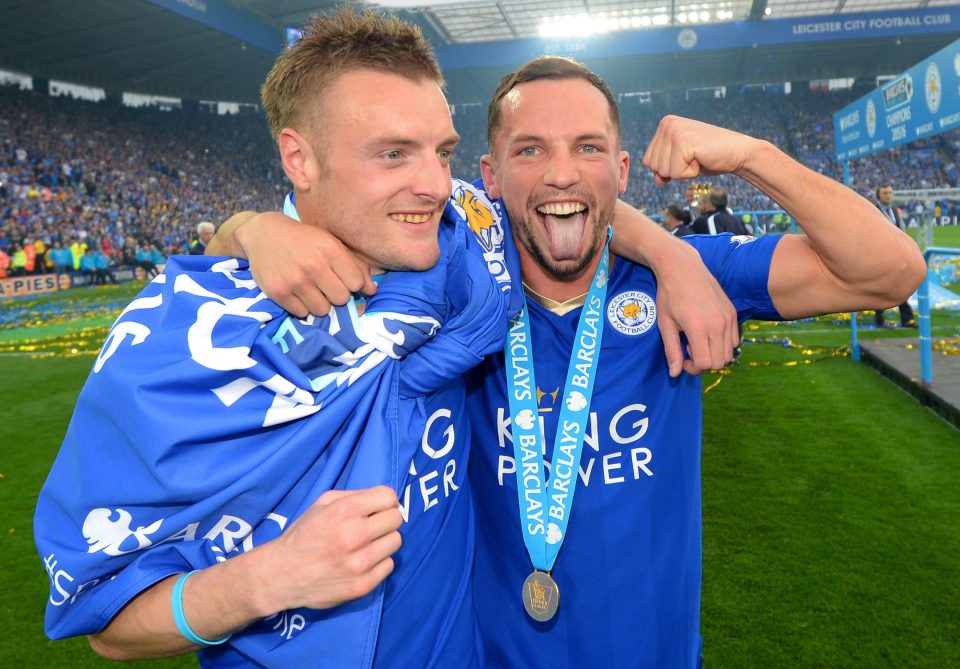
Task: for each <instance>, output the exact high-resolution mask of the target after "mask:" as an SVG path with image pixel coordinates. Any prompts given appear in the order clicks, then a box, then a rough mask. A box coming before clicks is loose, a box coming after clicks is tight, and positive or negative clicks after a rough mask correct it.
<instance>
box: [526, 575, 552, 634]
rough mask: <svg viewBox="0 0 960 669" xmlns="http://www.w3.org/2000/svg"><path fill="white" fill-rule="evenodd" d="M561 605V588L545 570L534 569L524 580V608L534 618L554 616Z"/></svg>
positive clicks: (548, 618) (540, 619) (545, 619)
mask: <svg viewBox="0 0 960 669" xmlns="http://www.w3.org/2000/svg"><path fill="white" fill-rule="evenodd" d="M559 605H560V588H558V587H557V584H556V582H555V581H554V580H553V579H552V578H550V574H548V573H547V572H545V571H534V572H533V573H532V574H530V575H529V576H527V580H526V581H524V582H523V608H524V609H526V610H527V613H528V614H529V615H530V617H531V618H533V619H534V620H538V621H540V622H546V621H547V620H550V619H551V618H553V616H555V615H556V613H557V607H558V606H559Z"/></svg>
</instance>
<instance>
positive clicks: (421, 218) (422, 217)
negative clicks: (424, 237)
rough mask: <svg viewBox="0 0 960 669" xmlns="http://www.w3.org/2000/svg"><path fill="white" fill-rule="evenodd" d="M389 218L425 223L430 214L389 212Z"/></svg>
mask: <svg viewBox="0 0 960 669" xmlns="http://www.w3.org/2000/svg"><path fill="white" fill-rule="evenodd" d="M390 218H392V219H393V220H395V221H398V222H399V223H426V222H427V221H429V220H430V214H390Z"/></svg>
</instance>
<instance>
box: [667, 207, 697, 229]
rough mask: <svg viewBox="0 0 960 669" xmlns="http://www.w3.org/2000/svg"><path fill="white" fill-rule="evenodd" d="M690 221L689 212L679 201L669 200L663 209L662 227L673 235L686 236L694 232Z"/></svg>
mask: <svg viewBox="0 0 960 669" xmlns="http://www.w3.org/2000/svg"><path fill="white" fill-rule="evenodd" d="M689 222H690V212H689V211H686V210H685V209H684V208H683V205H682V204H680V203H679V202H671V203H670V204H668V205H667V206H666V207H664V209H663V227H665V228H666V229H667V232H669V233H670V234H671V235H673V236H674V237H686V236H687V235H692V234H694V232H693V228H691V227H690V226H689V225H688V223H689Z"/></svg>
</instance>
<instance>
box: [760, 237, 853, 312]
mask: <svg viewBox="0 0 960 669" xmlns="http://www.w3.org/2000/svg"><path fill="white" fill-rule="evenodd" d="M768 290H769V291H770V297H771V299H772V300H773V303H774V305H775V306H776V308H777V311H778V312H780V314H781V315H782V316H783V317H784V318H785V319H787V320H792V319H796V318H804V317H807V316H817V315H820V314H829V313H836V312H841V311H849V310H851V309H856V308H857V305H858V304H859V303H862V301H863V296H862V295H859V294H858V293H857V292H856V291H854V290H852V289H851V288H850V287H849V286H848V285H847V284H845V283H844V282H842V281H841V280H840V279H838V278H837V277H836V276H835V275H834V274H832V273H831V272H830V271H829V270H828V269H827V267H826V266H825V265H824V263H823V261H822V260H821V258H820V256H819V255H818V254H817V253H816V252H815V251H814V249H813V246H812V245H811V244H810V241H809V240H808V239H807V238H806V237H805V236H803V235H784V236H783V238H782V239H781V240H780V242H779V243H778V244H777V248H776V249H775V250H774V252H773V257H772V259H771V262H770V276H769V279H768Z"/></svg>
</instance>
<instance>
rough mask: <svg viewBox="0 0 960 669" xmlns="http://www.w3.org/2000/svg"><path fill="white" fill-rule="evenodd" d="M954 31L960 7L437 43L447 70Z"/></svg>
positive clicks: (958, 27)
mask: <svg viewBox="0 0 960 669" xmlns="http://www.w3.org/2000/svg"><path fill="white" fill-rule="evenodd" d="M949 32H960V7H956V6H954V7H936V8H927V9H913V10H899V11H886V12H859V13H852V14H829V15H827V16H813V17H811V16H803V17H793V18H789V19H763V20H760V21H750V20H744V21H732V22H729V23H712V24H704V25H699V24H686V25H680V26H670V27H663V28H648V29H641V30H632V31H623V32H614V33H607V34H603V35H592V36H576V37H568V38H563V39H557V38H532V39H520V40H505V41H498V42H474V43H471V44H450V45H445V46H440V47H438V48H437V58H438V60H439V61H440V66H441V67H442V68H443V69H444V70H452V69H457V68H470V67H483V66H503V65H518V64H520V63H524V62H526V61H528V60H530V59H531V58H536V57H537V56H542V55H544V54H553V55H563V56H572V57H575V58H578V59H580V60H586V59H595V58H615V57H623V56H641V55H648V54H657V53H673V52H677V51H679V52H683V51H691V52H695V51H712V50H720V49H737V48H749V47H755V46H772V45H777V44H797V43H804V42H810V43H814V42H829V41H839V40H852V39H876V38H882V37H890V36H900V35H930V34H937V33H949Z"/></svg>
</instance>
